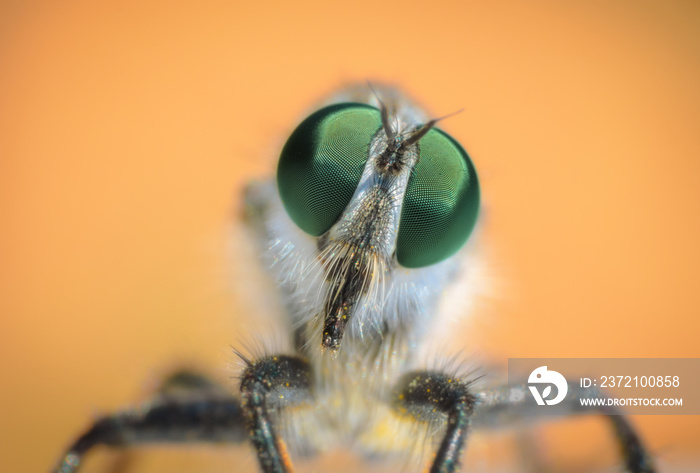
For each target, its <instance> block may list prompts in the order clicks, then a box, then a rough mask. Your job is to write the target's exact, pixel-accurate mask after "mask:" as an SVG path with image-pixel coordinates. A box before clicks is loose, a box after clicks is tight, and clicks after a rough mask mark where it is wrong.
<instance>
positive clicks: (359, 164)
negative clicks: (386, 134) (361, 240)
mask: <svg viewBox="0 0 700 473" xmlns="http://www.w3.org/2000/svg"><path fill="white" fill-rule="evenodd" d="M381 126H382V119H381V116H380V114H379V110H377V109H376V108H374V107H370V106H369V105H363V104H357V103H341V104H336V105H331V106H329V107H326V108H323V109H321V110H319V111H317V112H315V113H314V114H312V115H311V116H309V117H308V118H307V119H306V120H304V121H303V122H302V123H301V124H300V125H299V126H298V127H297V129H296V130H294V132H293V133H292V135H291V136H290V137H289V139H288V140H287V144H285V145H284V148H283V149H282V154H281V156H280V161H279V165H278V167H277V187H278V188H279V192H280V196H281V197H282V202H283V204H284V208H285V210H286V211H287V214H288V215H289V217H290V218H291V219H292V220H293V221H294V223H295V224H296V225H297V226H298V227H299V228H301V229H302V230H303V231H305V232H306V233H309V234H311V235H313V236H319V235H321V234H323V233H325V232H326V231H328V230H329V229H330V228H331V227H332V226H333V224H334V223H335V222H336V221H338V219H339V218H340V215H341V214H342V213H343V210H345V207H347V205H348V203H349V202H350V199H352V196H353V194H354V192H355V188H356V187H357V184H358V183H359V182H360V177H362V170H363V168H364V166H365V163H366V162H367V159H368V157H369V145H370V141H371V140H372V137H373V136H374V135H375V134H376V133H377V131H378V130H379V129H380V128H381Z"/></svg>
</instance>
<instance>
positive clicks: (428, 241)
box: [396, 128, 480, 268]
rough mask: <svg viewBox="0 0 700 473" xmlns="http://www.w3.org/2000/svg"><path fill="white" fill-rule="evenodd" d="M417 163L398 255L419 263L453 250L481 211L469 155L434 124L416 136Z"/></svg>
mask: <svg viewBox="0 0 700 473" xmlns="http://www.w3.org/2000/svg"><path fill="white" fill-rule="evenodd" d="M418 148H419V150H420V151H419V158H418V164H416V166H415V167H414V169H413V173H412V174H411V177H410V179H409V181H408V187H407V189H406V196H405V197H404V201H403V209H402V211H401V221H400V224H399V235H398V239H397V242H396V259H397V260H398V262H399V264H401V266H404V267H407V268H419V267H422V266H428V265H431V264H435V263H438V262H440V261H442V260H445V259H447V258H449V257H450V256H452V255H453V254H455V253H456V252H457V251H458V250H459V249H460V248H461V247H462V245H464V243H465V242H466V241H467V238H469V235H470V234H471V232H472V230H473V229H474V225H475V224H476V218H477V215H478V213H479V199H480V193H479V181H478V179H477V176H476V170H475V169H474V165H473V164H472V161H471V159H469V155H468V154H467V152H466V151H465V150H464V148H462V147H461V146H460V145H459V143H457V142H456V141H455V140H454V139H453V138H452V137H450V136H449V135H447V134H446V133H444V132H443V131H441V130H438V129H436V128H434V129H432V130H430V131H429V132H428V133H427V134H426V135H425V136H424V137H423V138H421V140H420V141H419V142H418Z"/></svg>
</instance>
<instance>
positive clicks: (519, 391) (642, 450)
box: [473, 383, 656, 473]
mask: <svg viewBox="0 0 700 473" xmlns="http://www.w3.org/2000/svg"><path fill="white" fill-rule="evenodd" d="M527 391H528V388H527V386H518V387H509V386H501V387H497V388H493V389H489V390H487V391H483V392H480V393H477V396H478V399H479V401H478V402H477V406H476V408H475V410H474V418H473V426H474V428H477V429H478V428H490V427H499V426H503V425H508V424H512V423H515V422H517V421H522V420H523V417H522V416H530V418H532V419H533V420H535V419H537V412H540V411H536V410H535V409H536V408H537V407H538V406H533V405H532V403H531V402H529V399H528V398H527V395H526V394H525V393H527ZM568 393H569V395H567V397H566V398H565V399H564V400H563V401H562V403H561V404H559V405H558V406H557V408H561V409H562V410H563V411H565V412H564V413H563V414H562V415H573V414H581V413H584V414H600V415H603V416H604V417H605V418H606V419H607V420H608V421H609V422H610V424H611V426H612V428H613V431H614V433H615V436H616V438H617V441H618V444H619V447H620V452H621V454H622V457H623V460H624V463H625V467H626V468H627V470H628V471H630V472H631V473H655V472H656V468H655V466H654V462H653V460H652V458H651V455H649V453H648V451H647V449H646V447H644V443H643V442H642V440H641V438H640V437H639V435H638V434H637V432H635V430H634V428H633V427H632V425H631V424H630V422H629V420H628V419H627V418H626V417H625V416H624V415H621V413H620V410H619V409H618V408H615V407H608V406H582V405H581V402H580V401H579V399H580V398H594V397H598V396H599V395H600V391H599V390H596V389H593V388H586V389H585V390H581V388H580V387H579V386H578V385H576V384H573V383H569V389H568ZM526 400H527V401H526ZM540 419H541V417H540Z"/></svg>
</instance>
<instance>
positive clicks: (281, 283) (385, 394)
mask: <svg viewBox="0 0 700 473" xmlns="http://www.w3.org/2000/svg"><path fill="white" fill-rule="evenodd" d="M438 121H439V119H430V118H429V117H428V116H427V115H426V114H425V112H423V111H422V110H421V109H420V108H419V107H418V106H417V105H416V104H414V103H413V102H412V101H411V100H410V99H408V98H407V97H405V96H404V95H403V94H401V93H400V92H399V91H398V90H397V89H395V88H392V87H388V86H380V87H377V90H376V91H374V89H372V88H371V87H370V86H365V85H362V86H355V87H350V88H348V89H345V90H343V91H341V92H340V93H338V94H336V95H334V96H333V97H332V98H331V99H329V100H328V101H326V102H325V103H324V105H323V106H322V107H321V108H320V109H319V110H317V111H316V112H314V113H312V114H311V115H310V116H309V117H307V118H306V119H305V120H303V121H302V122H301V124H300V125H299V126H298V127H297V128H296V129H295V130H294V132H293V133H292V134H291V136H290V137H289V139H288V140H287V142H286V144H285V146H284V147H283V149H282V151H281V155H280V160H279V165H278V169H277V179H276V182H267V183H262V184H255V185H251V186H250V187H249V188H248V189H247V190H246V208H247V212H246V220H247V223H248V225H249V226H250V227H251V228H252V229H253V231H254V233H255V234H256V237H257V240H258V241H259V242H260V244H261V252H262V254H263V256H262V260H263V264H264V265H265V266H266V267H267V268H268V269H269V272H270V273H271V275H272V277H273V278H274V280H275V283H276V285H277V287H278V289H279V291H280V294H281V297H282V300H283V301H284V305H285V307H286V311H287V318H286V320H285V322H284V323H285V324H286V325H285V327H286V329H287V332H288V334H289V337H288V338H289V344H290V350H289V351H287V352H279V353H270V352H266V353H258V354H255V355H252V356H251V355H243V354H241V355H240V356H241V358H242V359H243V361H244V363H245V367H244V369H243V373H242V374H241V378H240V394H239V395H238V396H234V395H232V394H231V393H228V392H226V391H225V390H224V389H222V388H221V387H219V386H218V385H216V384H214V383H212V382H210V381H208V380H207V379H206V378H204V377H201V376H198V375H196V374H193V373H179V374H176V375H174V376H172V377H171V378H170V379H168V380H166V382H165V383H164V384H163V388H162V389H161V392H160V394H159V395H158V396H156V397H155V398H154V399H153V400H152V401H149V402H147V403H145V404H144V405H142V406H139V407H138V408H136V409H127V410H125V411H123V412H118V413H115V414H113V415H110V416H106V417H104V418H102V419H99V420H98V421H97V422H95V423H94V425H93V426H92V427H91V428H89V429H88V430H87V432H86V433H85V434H83V435H82V436H81V437H80V438H79V439H78V440H77V441H76V442H75V443H74V444H73V445H72V446H71V447H70V448H69V449H68V451H67V452H66V454H65V455H64V457H63V458H62V459H61V461H60V462H59V464H58V465H57V467H56V469H55V471H57V472H60V473H70V472H75V471H77V470H78V468H79V465H80V461H81V458H82V457H83V455H84V454H85V453H86V452H87V451H88V450H89V449H90V448H92V447H93V446H95V445H98V444H104V445H109V446H117V447H126V446H129V445H137V444H144V443H151V442H234V443H242V442H246V441H247V442H249V443H250V444H251V445H252V447H253V448H254V450H255V454H256V456H257V459H258V463H259V467H260V470H261V471H262V472H263V473H283V472H289V471H292V461H291V459H290V457H291V455H290V453H288V452H289V451H290V450H291V451H292V452H297V453H300V454H303V455H311V454H314V453H318V452H321V451H322V450H324V448H326V447H328V446H329V445H330V446H338V445H346V446H349V447H351V448H352V449H353V450H355V451H356V452H358V453H360V454H361V455H364V456H367V457H370V458H374V459H381V458H391V457H393V456H395V455H397V454H399V453H400V452H402V451H404V450H405V449H406V448H407V446H408V448H411V447H412V446H415V445H416V444H422V443H426V442H424V440H426V439H427V440H429V441H428V442H427V444H428V445H435V447H434V448H433V454H432V456H431V457H430V459H429V461H428V469H429V471H431V472H443V473H448V472H455V471H458V470H459V469H460V464H461V458H462V456H463V452H464V450H465V446H466V443H467V438H468V437H469V433H470V431H471V430H473V429H479V428H486V427H493V426H498V425H502V424H508V422H510V421H511V419H510V418H509V412H511V411H509V408H510V409H516V410H517V409H518V406H519V405H520V404H521V401H519V400H517V399H516V398H514V397H513V396H512V392H511V391H510V390H509V389H508V387H506V386H496V387H484V388H480V387H477V385H475V384H474V382H473V381H474V379H473V377H470V376H469V374H464V373H460V372H458V371H456V370H450V369H426V368H425V364H424V362H423V361H424V360H422V359H421V357H422V356H423V354H422V352H421V351H420V349H421V346H422V343H423V341H424V335H425V333H426V332H427V331H429V330H430V329H431V328H432V327H434V326H435V325H437V324H440V323H441V322H440V318H439V314H438V312H439V310H438V308H439V302H440V299H441V296H442V295H443V293H444V292H445V290H447V288H449V287H450V285H451V284H452V282H453V281H454V279H455V278H456V276H457V274H458V273H459V272H460V271H461V270H463V265H464V264H468V262H467V263H465V262H464V258H463V257H462V256H463V255H462V248H463V247H464V245H465V242H466V241H467V240H468V238H469V236H470V235H471V233H472V231H473V229H474V227H475V224H476V221H477V216H478V212H479V205H480V188H479V181H478V177H477V174H476V169H475V167H474V164H473V163H472V160H471V158H470V157H469V155H468V154H467V152H466V151H465V150H464V148H463V147H462V146H461V145H460V144H459V143H458V142H457V141H455V140H454V139H453V138H452V137H450V136H449V135H448V134H446V133H445V132H443V131H441V130H440V129H439V128H437V126H436V125H437V123H438ZM523 389H525V387H523ZM571 389H575V386H572V387H571ZM580 409H581V408H580V407H577V406H575V405H571V406H570V411H571V412H574V411H576V410H580ZM592 413H593V412H592ZM594 413H598V414H600V413H602V414H605V415H606V418H607V419H608V420H609V422H610V423H611V424H612V426H613V430H614V431H615V434H616V438H617V440H618V442H619V444H620V447H621V448H620V450H621V452H622V456H623V460H624V463H625V466H626V467H627V469H628V470H629V471H631V472H636V473H641V472H646V473H650V472H653V471H655V470H654V466H653V463H652V460H651V458H650V456H649V455H648V454H647V452H646V450H645V448H644V446H643V444H642V442H641V440H640V438H639V437H638V436H637V434H636V433H635V432H634V430H633V429H632V428H631V426H630V424H629V423H628V422H627V420H626V419H625V418H624V417H623V416H620V415H613V414H617V413H616V412H612V411H604V412H594ZM426 426H427V427H426ZM418 439H421V440H418ZM290 447H291V448H290Z"/></svg>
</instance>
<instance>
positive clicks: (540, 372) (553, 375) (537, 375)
mask: <svg viewBox="0 0 700 473" xmlns="http://www.w3.org/2000/svg"><path fill="white" fill-rule="evenodd" d="M527 383H528V385H530V384H546V385H547V387H545V388H544V391H542V394H541V395H540V392H539V390H538V389H537V387H536V386H528V387H529V388H530V392H531V393H532V397H534V398H535V401H537V405H538V406H544V405H545V404H546V405H548V406H555V405H557V404H559V403H560V402H561V401H563V400H564V398H565V397H566V393H567V392H569V384H568V383H567V382H566V378H564V377H563V376H562V375H561V374H560V373H557V372H556V371H553V370H548V369H547V367H546V366H540V367H539V368H536V369H535V370H534V371H533V372H532V373H530V377H529V378H528V379H527ZM552 384H553V385H554V386H556V387H557V396H556V397H555V398H554V399H547V398H548V397H549V396H550V394H552Z"/></svg>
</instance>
